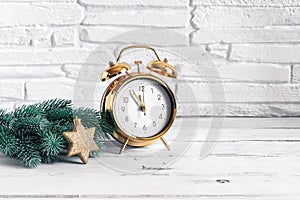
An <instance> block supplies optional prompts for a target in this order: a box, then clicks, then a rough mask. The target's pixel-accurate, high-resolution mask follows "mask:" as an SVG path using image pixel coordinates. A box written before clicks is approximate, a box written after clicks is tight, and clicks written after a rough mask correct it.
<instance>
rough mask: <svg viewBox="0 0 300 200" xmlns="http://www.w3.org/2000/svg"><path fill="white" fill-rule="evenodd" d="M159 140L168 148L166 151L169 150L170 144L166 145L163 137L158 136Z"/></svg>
mask: <svg viewBox="0 0 300 200" xmlns="http://www.w3.org/2000/svg"><path fill="white" fill-rule="evenodd" d="M160 140H161V141H162V143H163V144H164V145H165V146H166V148H167V149H168V151H170V146H169V145H168V143H167V141H166V140H165V139H164V138H163V137H160Z"/></svg>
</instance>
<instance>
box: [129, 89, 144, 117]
mask: <svg viewBox="0 0 300 200" xmlns="http://www.w3.org/2000/svg"><path fill="white" fill-rule="evenodd" d="M132 94H133V97H134V99H135V100H136V101H137V102H138V103H139V104H140V106H141V109H142V111H143V112H144V115H146V108H145V105H144V104H143V102H142V101H141V99H140V98H139V97H138V95H137V94H136V93H135V92H134V91H132Z"/></svg>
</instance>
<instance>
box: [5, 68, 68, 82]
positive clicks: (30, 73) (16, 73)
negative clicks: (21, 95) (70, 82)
mask: <svg viewBox="0 0 300 200" xmlns="http://www.w3.org/2000/svg"><path fill="white" fill-rule="evenodd" d="M63 76H66V74H65V73H64V72H63V71H62V69H61V66H21V67H19V66H7V67H5V66H1V67H0V79H29V78H52V77H63Z"/></svg>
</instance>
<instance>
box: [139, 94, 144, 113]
mask: <svg viewBox="0 0 300 200" xmlns="http://www.w3.org/2000/svg"><path fill="white" fill-rule="evenodd" d="M139 96H140V99H141V100H142V102H143V105H144V107H145V110H146V105H145V91H144V90H143V92H142V95H139ZM144 115H146V112H144Z"/></svg>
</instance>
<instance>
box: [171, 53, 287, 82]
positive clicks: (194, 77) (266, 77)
mask: <svg viewBox="0 0 300 200" xmlns="http://www.w3.org/2000/svg"><path fill="white" fill-rule="evenodd" d="M213 63H214V67H212V66H206V65H203V64H201V63H200V64H197V63H194V64H193V65H192V66H193V67H194V68H196V69H197V70H198V72H197V71H195V70H193V68H192V67H191V66H190V65H191V64H189V63H186V62H173V64H174V65H175V67H176V68H177V70H178V72H179V77H178V79H183V80H186V81H200V80H202V81H203V82H216V81H217V82H244V83H248V82H251V83H288V82H289V80H290V66H289V65H277V64H267V63H246V62H228V61H226V60H225V59H220V58H215V57H214V58H213ZM214 70H217V71H216V72H217V73H214Z"/></svg>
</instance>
